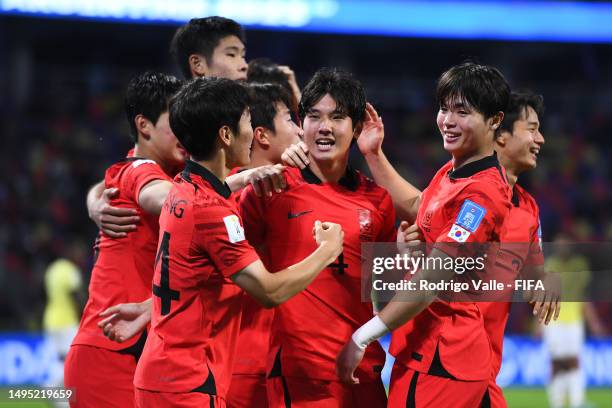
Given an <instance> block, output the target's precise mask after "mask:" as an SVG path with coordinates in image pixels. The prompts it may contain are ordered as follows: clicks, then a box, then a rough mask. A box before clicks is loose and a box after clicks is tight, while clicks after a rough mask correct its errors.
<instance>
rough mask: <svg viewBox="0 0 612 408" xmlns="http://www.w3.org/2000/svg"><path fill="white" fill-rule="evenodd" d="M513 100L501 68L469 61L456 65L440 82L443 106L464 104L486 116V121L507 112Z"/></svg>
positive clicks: (437, 90)
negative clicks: (499, 113)
mask: <svg viewBox="0 0 612 408" xmlns="http://www.w3.org/2000/svg"><path fill="white" fill-rule="evenodd" d="M509 99H510V85H508V82H507V81H506V79H505V78H504V76H503V75H502V73H501V72H499V70H498V69H497V68H494V67H491V66H488V65H478V64H475V63H473V62H465V63H463V64H460V65H455V66H454V67H452V68H450V69H449V70H448V71H446V72H444V73H443V74H442V75H441V76H440V78H439V79H438V86H437V89H436V101H437V103H438V105H439V106H443V105H446V106H450V105H452V104H454V103H456V102H461V103H463V104H465V105H467V106H466V107H472V108H474V109H475V110H477V111H478V112H480V113H482V114H483V116H484V117H485V119H488V118H490V117H492V116H493V115H495V114H496V113H497V112H500V111H502V112H504V111H505V110H506V108H507V107H508V100H509Z"/></svg>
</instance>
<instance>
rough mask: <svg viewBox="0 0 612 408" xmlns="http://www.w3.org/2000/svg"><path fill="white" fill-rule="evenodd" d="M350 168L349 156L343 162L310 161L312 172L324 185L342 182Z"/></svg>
mask: <svg viewBox="0 0 612 408" xmlns="http://www.w3.org/2000/svg"><path fill="white" fill-rule="evenodd" d="M347 167H348V155H347V156H346V158H345V159H342V160H326V161H324V162H323V161H316V160H312V158H311V160H310V170H311V171H312V172H313V173H314V174H315V176H317V177H318V178H319V180H321V181H322V182H324V183H337V182H338V181H340V179H341V178H342V176H344V173H346V168H347Z"/></svg>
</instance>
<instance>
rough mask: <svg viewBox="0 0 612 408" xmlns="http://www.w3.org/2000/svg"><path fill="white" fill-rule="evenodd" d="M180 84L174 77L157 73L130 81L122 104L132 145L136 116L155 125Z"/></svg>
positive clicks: (136, 138) (134, 137)
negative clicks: (142, 117) (128, 125)
mask: <svg viewBox="0 0 612 408" xmlns="http://www.w3.org/2000/svg"><path fill="white" fill-rule="evenodd" d="M181 84H182V82H181V81H180V80H179V79H177V78H176V77H174V76H172V75H166V74H161V73H158V72H145V73H144V74H142V75H138V76H137V77H135V78H133V79H132V80H131V81H130V83H129V84H128V87H127V91H126V93H125V99H124V104H125V114H126V117H127V120H128V123H129V124H130V133H131V134H132V139H133V140H134V143H137V142H138V130H137V129H136V123H135V122H134V119H135V118H136V116H138V115H142V116H144V117H145V118H147V119H148V120H150V121H151V122H153V123H157V120H158V119H159V117H160V115H161V114H162V113H164V112H166V111H167V110H168V101H169V100H170V98H171V97H172V95H174V94H175V93H176V92H177V91H178V90H179V88H180V87H181Z"/></svg>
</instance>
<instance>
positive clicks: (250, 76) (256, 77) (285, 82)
mask: <svg viewBox="0 0 612 408" xmlns="http://www.w3.org/2000/svg"><path fill="white" fill-rule="evenodd" d="M247 82H253V83H260V84H278V85H280V86H282V87H283V89H285V90H286V91H287V93H289V95H290V96H292V97H294V96H295V95H293V89H291V84H290V83H289V77H288V76H287V74H285V73H284V72H283V71H281V70H280V69H279V68H278V64H275V63H274V62H272V61H271V60H269V59H268V58H256V59H254V60H251V61H249V69H248V70H247ZM289 107H290V108H291V105H289Z"/></svg>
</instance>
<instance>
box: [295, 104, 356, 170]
mask: <svg viewBox="0 0 612 408" xmlns="http://www.w3.org/2000/svg"><path fill="white" fill-rule="evenodd" d="M353 133H354V129H353V120H352V119H351V118H350V116H348V115H347V114H346V113H344V112H342V111H340V110H338V109H337V105H336V101H335V100H334V99H333V98H332V97H331V96H330V95H329V94H325V96H323V97H322V98H321V99H320V100H319V101H318V102H317V103H316V104H314V105H313V106H312V107H311V108H310V109H309V110H308V111H307V112H306V117H305V118H304V143H306V145H307V146H308V150H309V151H310V155H311V157H312V159H313V160H316V161H326V160H331V161H336V160H343V159H345V158H346V157H347V156H348V153H349V148H350V147H351V141H352V140H353Z"/></svg>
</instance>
